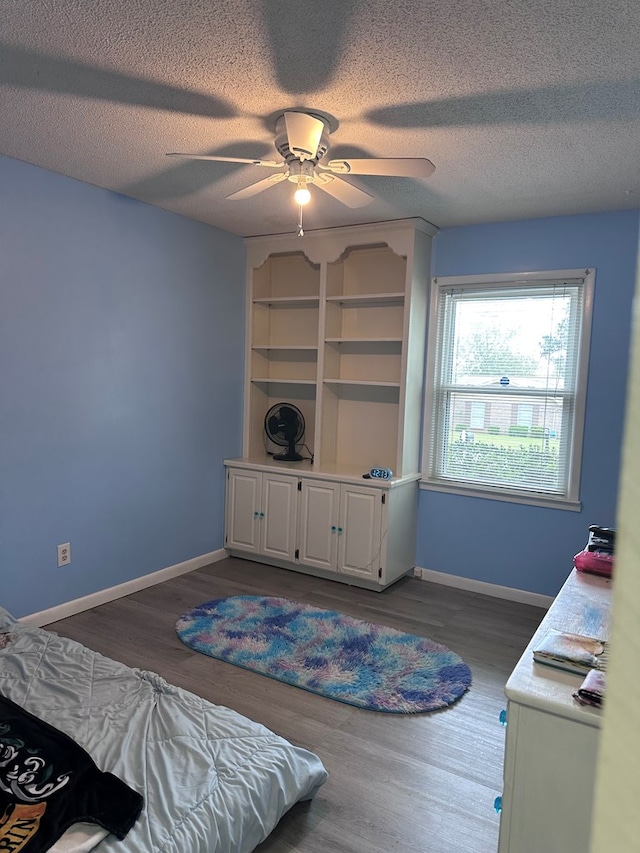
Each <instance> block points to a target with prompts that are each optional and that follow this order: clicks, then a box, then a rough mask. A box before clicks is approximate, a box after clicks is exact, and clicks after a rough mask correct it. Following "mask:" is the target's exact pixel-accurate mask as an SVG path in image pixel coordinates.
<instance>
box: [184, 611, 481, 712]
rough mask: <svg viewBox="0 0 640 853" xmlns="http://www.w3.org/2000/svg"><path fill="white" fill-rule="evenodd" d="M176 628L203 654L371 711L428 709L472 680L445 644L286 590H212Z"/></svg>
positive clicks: (453, 697)
mask: <svg viewBox="0 0 640 853" xmlns="http://www.w3.org/2000/svg"><path fill="white" fill-rule="evenodd" d="M176 630H177V632H178V636H179V637H180V639H181V640H182V642H183V643H185V644H186V645H187V646H189V647H190V648H192V649H195V650H196V651H198V652H202V653H203V654H205V655H209V656H210V657H213V658H218V659H219V660H223V661H227V662H228V663H232V664H234V665H235V666H240V667H243V668H244V669H249V670H252V671H253V672H259V673H261V674H262V675H268V676H270V677H271V678H275V679H277V680H278V681H284V682H285V683H286V684H292V685H293V686H294V687H302V688H303V689H304V690H309V691H311V692H312V693H319V694H320V695H321V696H327V697H328V698H330V699H337V700H338V701H339V702H346V703H347V704H349V705H355V706H357V707H358V708H367V709H369V710H372V711H386V712H388V713H392V714H415V713H418V712H421V711H435V710H436V709H438V708H444V707H446V706H447V705H450V704H452V703H453V702H455V701H456V699H459V698H460V696H462V694H463V693H464V692H465V691H466V690H468V688H469V686H470V684H471V670H470V669H469V667H468V666H467V664H466V663H465V662H464V661H463V660H462V658H460V657H459V656H458V655H457V654H455V652H452V651H451V650H450V649H448V648H447V647H446V646H442V645H440V644H438V643H434V642H432V641H431V640H427V639H425V638H424V637H416V636H414V635H413V634H405V633H403V632H402V631H396V630H394V629H393V628H386V627H384V626H383V625H374V624H371V623H369V622H363V621H361V620H360V619H354V618H353V617H351V616H346V615H344V614H342V613H337V612H335V611H333V610H321V609H319V608H318V607H311V606H310V605H308V604H301V603H299V602H296V601H290V600H289V599H287V598H273V597H270V596H268V597H265V596H257V595H234V596H230V597H228V598H216V599H214V600H213V601H207V602H206V603H205V604H201V605H199V606H198V607H196V608H194V609H193V610H190V611H189V612H188V613H185V614H184V615H183V616H181V617H180V619H179V620H178V623H177V625H176Z"/></svg>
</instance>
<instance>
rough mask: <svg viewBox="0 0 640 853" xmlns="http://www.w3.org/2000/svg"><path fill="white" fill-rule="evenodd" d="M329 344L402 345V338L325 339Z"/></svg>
mask: <svg viewBox="0 0 640 853" xmlns="http://www.w3.org/2000/svg"><path fill="white" fill-rule="evenodd" d="M325 342H326V343H328V344H401V343H402V338H325Z"/></svg>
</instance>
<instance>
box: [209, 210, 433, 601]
mask: <svg viewBox="0 0 640 853" xmlns="http://www.w3.org/2000/svg"><path fill="white" fill-rule="evenodd" d="M435 230H436V229H435V228H434V227H433V226H431V225H430V224H429V223H427V222H424V221H423V220H419V219H412V220H401V221H396V222H387V223H380V224H376V225H370V226H369V225H368V226H354V227H349V228H335V229H326V230H323V231H314V232H307V234H305V236H304V237H303V238H297V237H294V236H290V235H285V236H275V237H255V238H248V239H247V240H246V246H247V267H248V310H247V349H248V356H247V364H246V377H245V411H244V435H243V456H242V458H241V459H239V460H227V463H226V464H227V465H228V468H229V476H232V475H233V473H234V471H235V472H237V471H238V470H240V469H241V470H243V471H245V476H246V472H247V471H249V470H253V471H254V472H256V473H261V474H264V475H265V476H266V475H267V474H268V472H273V473H275V472H276V471H277V472H279V473H281V474H282V475H284V476H289V477H296V476H299V477H302V476H303V475H304V478H306V479H307V480H310V481H313V482H316V485H317V481H319V480H324V481H325V482H326V483H327V484H328V483H331V484H333V485H334V486H336V487H342V488H343V489H344V488H345V487H346V486H347V485H349V486H351V487H354V486H355V484H356V483H357V484H358V486H359V488H360V490H361V492H362V494H361V495H360V499H359V500H356V499H355V498H353V497H352V498H351V499H350V503H351V505H352V507H353V506H355V505H356V504H359V505H360V506H364V504H365V503H366V502H365V500H364V499H365V498H367V497H368V498H371V495H372V492H371V490H372V489H374V490H376V495H375V497H376V500H379V502H380V504H381V506H382V507H384V508H385V510H384V512H383V513H382V515H383V516H384V518H382V519H381V521H380V523H378V522H375V524H374V527H375V528H376V530H377V528H378V527H379V526H380V524H381V525H382V527H381V528H380V531H381V532H380V534H379V535H380V536H383V537H384V541H383V542H382V543H381V544H380V546H379V547H376V548H375V549H374V550H375V555H374V556H375V559H374V560H373V562H375V563H376V566H375V567H373V564H372V565H371V566H367V567H366V570H363V571H362V572H360V573H358V572H356V576H359V577H361V579H362V580H364V582H368V581H369V582H371V583H372V585H373V586H374V587H375V588H381V587H382V586H386V585H387V584H388V583H391V582H392V581H393V580H395V579H397V577H399V576H400V575H401V574H403V573H406V571H408V570H409V569H410V568H411V567H412V566H413V562H412V561H413V556H412V553H410V552H411V548H409V549H407V547H406V546H403V547H402V548H401V549H400V550H401V551H402V554H400V553H399V551H398V547H399V546H398V545H396V544H394V538H395V532H394V530H398V531H401V530H402V535H404V536H406V535H407V533H408V532H409V534H410V529H409V531H408V530H407V525H406V524H404V525H402V524H399V523H398V522H397V521H395V522H394V530H392V529H391V528H389V526H388V522H389V519H388V518H387V516H390V517H391V518H392V519H393V518H394V517H395V511H394V508H393V504H394V503H397V504H398V505H399V504H400V503H402V505H403V507H404V511H407V506H406V504H407V503H408V499H407V498H406V497H405V498H402V499H400V498H399V497H397V495H399V494H400V492H401V491H403V490H404V493H405V494H407V495H408V494H409V493H411V495H412V498H411V503H412V505H413V504H415V505H417V479H418V470H419V465H418V463H419V444H420V414H421V408H422V388H423V364H424V346H425V333H426V312H427V288H428V280H429V264H430V249H431V238H432V236H433V234H434V233H435ZM279 402H288V403H291V404H293V405H295V406H297V407H298V408H299V409H300V410H301V412H302V413H303V415H304V418H305V423H306V431H305V436H304V443H305V445H306V448H305V449H304V451H303V452H304V453H305V454H306V455H308V456H311V455H312V456H313V460H314V461H313V464H311V463H310V462H309V461H306V462H300V463H278V462H275V461H274V460H273V458H272V456H270V455H269V451H271V452H273V451H274V450H277V449H278V448H275V447H273V446H272V447H269V445H268V441H267V439H266V436H265V433H264V416H265V414H266V412H267V411H268V409H269V408H270V407H271V406H272V405H274V404H276V403H279ZM376 466H377V467H384V468H391V469H392V470H393V471H394V475H395V476H394V479H393V480H392V481H390V482H388V483H380V482H376V481H368V480H363V479H362V474H363V473H365V472H367V471H368V470H369V469H370V468H372V467H376ZM263 486H264V483H263V482H262V483H260V484H258V483H254V484H253V488H254V489H258V488H262V487H263ZM296 491H297V492H300V491H302V489H301V487H300V486H299V485H298V484H297V483H296ZM233 492H234V490H233V489H232V488H230V489H228V495H227V547H228V548H229V549H230V550H231V551H232V552H235V551H238V553H242V552H244V553H245V554H246V553H253V554H254V558H256V559H265V558H266V557H267V556H269V555H268V554H265V553H264V552H261V549H260V548H257V546H256V548H257V550H256V548H254V547H253V546H251V547H249V546H247V547H242V542H240V545H238V541H239V540H238V537H237V536H235V535H234V534H233V531H230V530H229V524H230V522H231V521H237V516H238V513H239V512H241V510H240V509H238V507H235V508H234V506H233V500H232V498H231V497H229V495H232V493H233ZM394 494H395V495H396V497H395V498H392V495H394ZM316 497H317V495H316ZM251 500H252V501H254V502H255V501H256V500H257V498H255V497H252V498H251ZM327 500H328V498H327ZM229 501H231V504H230V503H229ZM300 501H301V502H302V503H301V505H300V507H296V520H295V521H291V522H288V523H287V530H288V531H289V532H288V533H287V535H289V533H290V534H291V536H293V542H294V544H298V543H303V544H304V546H305V547H304V548H303V549H302V550H303V551H307V552H308V547H307V546H309V537H308V536H307V533H308V531H306V532H305V530H304V529H299V527H300V523H299V518H301V517H302V515H301V513H302V511H303V510H304V511H307V510H308V505H307V503H306V497H304V498H300ZM259 502H260V503H261V508H260V509H256V508H254V509H253V510H252V511H251V517H250V519H249V520H250V521H251V522H252V525H253V526H256V525H257V526H259V525H260V524H261V523H262V522H263V519H264V518H265V517H266V510H265V509H264V508H262V504H263V503H264V501H263V499H262V498H261V499H260V501H259ZM332 502H333V503H336V507H335V508H334V509H331V508H329V509H327V511H328V512H329V515H331V513H334V514H335V513H338V512H339V508H340V506H342V505H346V504H347V503H349V499H348V498H347V497H345V496H344V494H343V495H342V497H340V496H338V498H337V499H336V498H335V496H334V498H332ZM390 507H391V509H390ZM298 510H300V512H298ZM317 510H318V507H317V506H316V511H317ZM254 513H257V515H256V516H255V517H254ZM261 513H262V515H261ZM415 514H416V513H415V511H413V510H411V511H410V512H409V518H410V524H409V527H410V526H411V524H412V523H413V522H411V519H415ZM365 515H366V518H365V516H363V517H362V519H361V521H362V522H363V524H364V527H363V528H362V530H361V533H362V535H367V534H366V531H365V527H366V528H367V529H369V528H370V524H369V522H370V518H369V516H368V515H367V514H366V513H365ZM376 518H377V515H376ZM329 520H330V521H335V522H336V523H335V524H333V523H331V524H329V532H330V533H333V532H336V533H337V537H336V538H339V537H340V536H342V535H344V534H345V530H344V527H343V526H342V525H340V524H338V523H337V515H335V518H334V517H333V516H331V518H330V519H329ZM254 522H255V524H254ZM367 525H369V527H367ZM385 525H386V526H385ZM264 526H265V524H263V527H264ZM350 529H351V530H353V524H352V523H350ZM373 535H374V539H376V540H377V538H378V533H377V532H376V533H374V534H373ZM245 538H246V537H245ZM249 538H253V539H255V540H256V542H257V541H258V539H259V538H260V537H258V539H256V537H255V536H254V535H251V536H249ZM263 538H264V537H263ZM413 538H414V539H415V532H414V534H413ZM240 539H241V540H242V541H244V540H243V539H242V536H241V537H240ZM344 541H345V539H341V540H340V542H344ZM353 541H355V538H353ZM230 543H231V544H230ZM234 543H235V544H234ZM312 544H313V543H312ZM285 545H286V547H284V549H283V553H287V554H289V553H293V554H294V558H293V563H294V564H293V565H291V566H289V567H291V568H298V569H299V570H301V571H305V570H312V569H319V570H321V564H323V562H325V561H324V557H322V558H320V559H318V560H315V558H314V557H313V555H311V553H310V552H308V553H307V559H306V562H304V561H303V560H302V559H301V558H300V551H301V548H300V547H294V548H293V549H292V548H291V547H290V546H291V542H289V541H288V542H286V543H285ZM353 547H355V546H352V548H353ZM269 550H270V549H267V551H269ZM276 550H277V549H276ZM335 550H336V552H339V551H340V548H336V549H335ZM396 552H398V559H395V557H394V554H395V553H396ZM367 554H369V552H367ZM385 555H386V564H385V565H383V566H380V565H377V563H380V562H381V559H380V558H381V557H382V556H385ZM369 556H371V555H370V554H369ZM352 558H353V559H352V560H351V561H352V562H353V560H355V563H357V562H358V558H357V556H354V554H352ZM349 559H351V558H349ZM349 559H347V562H349ZM283 560H284V563H283V564H287V565H288V564H289V563H290V562H291V560H289V558H283ZM273 561H274V559H273V558H272V559H269V562H273ZM329 562H331V561H329ZM356 568H357V566H356ZM361 568H362V567H361ZM374 568H375V572H374V571H373V569H374ZM326 571H328V572H335V573H336V575H339V574H342V572H341V571H340V569H339V568H337V567H336V568H326ZM338 579H340V580H344V579H345V578H344V577H338ZM350 582H353V580H352V579H351V581H350Z"/></svg>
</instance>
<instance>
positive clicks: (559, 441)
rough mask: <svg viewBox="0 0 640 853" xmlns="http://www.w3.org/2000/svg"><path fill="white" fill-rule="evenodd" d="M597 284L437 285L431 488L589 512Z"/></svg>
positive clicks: (532, 279) (518, 279) (427, 449)
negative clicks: (588, 417)
mask: <svg viewBox="0 0 640 853" xmlns="http://www.w3.org/2000/svg"><path fill="white" fill-rule="evenodd" d="M594 280H595V272H594V271H593V270H555V271H545V272H530V273H524V274H523V273H518V274H514V275H502V274H501V275H494V276H463V277H446V278H438V279H434V281H433V283H432V293H431V311H430V321H429V337H428V354H427V387H426V395H425V400H426V402H425V418H424V423H425V433H424V444H423V472H422V477H423V479H422V483H421V486H422V487H423V488H431V489H439V490H442V491H450V492H459V493H465V494H471V495H476V496H484V497H489V498H495V499H499V500H512V501H516V502H520V503H531V504H542V505H545V506H558V507H562V508H565V509H579V508H580V503H579V494H578V492H579V483H580V460H581V456H582V435H583V429H584V409H585V398H586V382H587V366H588V357H589V338H590V330H591V310H592V303H593V288H594Z"/></svg>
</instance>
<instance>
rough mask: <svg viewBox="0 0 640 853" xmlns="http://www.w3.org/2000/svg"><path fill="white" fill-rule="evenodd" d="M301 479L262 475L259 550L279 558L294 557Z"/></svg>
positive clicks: (278, 475) (290, 558) (292, 558)
mask: <svg viewBox="0 0 640 853" xmlns="http://www.w3.org/2000/svg"><path fill="white" fill-rule="evenodd" d="M297 488H298V478H297V477H287V476H284V475H281V474H266V473H265V474H263V475H262V503H261V510H260V513H261V514H260V527H261V540H260V551H261V553H262V554H265V555H266V556H268V557H275V558H277V559H279V560H291V561H293V560H294V559H295V551H296V517H297V511H296V510H297V505H298V501H297Z"/></svg>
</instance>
